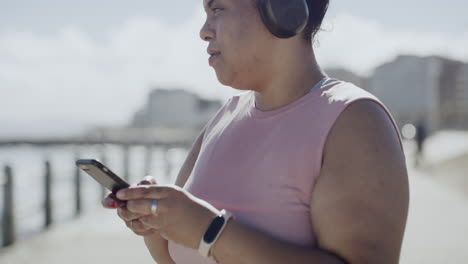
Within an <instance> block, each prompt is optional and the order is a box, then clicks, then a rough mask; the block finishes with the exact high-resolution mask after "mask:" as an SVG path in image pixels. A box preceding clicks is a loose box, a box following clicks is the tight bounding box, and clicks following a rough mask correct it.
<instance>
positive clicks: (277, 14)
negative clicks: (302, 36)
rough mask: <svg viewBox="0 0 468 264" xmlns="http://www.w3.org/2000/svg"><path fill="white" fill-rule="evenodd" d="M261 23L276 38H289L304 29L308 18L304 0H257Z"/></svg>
mask: <svg viewBox="0 0 468 264" xmlns="http://www.w3.org/2000/svg"><path fill="white" fill-rule="evenodd" d="M258 9H259V12H260V16H261V17H262V20H263V23H264V24H265V26H266V27H267V28H268V30H269V31H270V32H271V33H272V34H273V35H275V36H276V37H278V38H291V37H294V36H295V35H297V34H299V33H300V32H302V31H303V30H304V28H305V27H306V25H307V22H308V20H309V7H308V6H307V2H306V0H258Z"/></svg>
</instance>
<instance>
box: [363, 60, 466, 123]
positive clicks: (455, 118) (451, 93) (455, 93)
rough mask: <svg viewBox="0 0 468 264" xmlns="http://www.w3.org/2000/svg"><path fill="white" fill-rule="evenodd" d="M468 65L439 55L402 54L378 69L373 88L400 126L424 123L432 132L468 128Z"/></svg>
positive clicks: (372, 81) (370, 82)
mask: <svg viewBox="0 0 468 264" xmlns="http://www.w3.org/2000/svg"><path fill="white" fill-rule="evenodd" d="M467 67H468V66H467V65H466V64H464V63H462V62H457V61H453V60H449V59H446V58H442V57H436V56H431V57H417V56H399V57H397V58H396V59H395V60H394V61H392V62H389V63H386V64H383V65H381V66H379V67H377V68H376V69H375V71H374V73H373V74H372V76H371V77H370V78H369V90H370V91H371V92H372V93H373V94H375V95H376V96H377V97H378V98H379V99H380V100H382V102H383V103H384V104H385V105H386V106H387V107H388V108H389V109H390V111H391V112H392V114H393V115H394V117H395V119H396V120H397V122H398V124H399V126H400V127H401V126H402V125H404V124H406V123H413V124H416V123H423V124H424V125H425V127H426V128H427V129H428V131H429V132H432V131H436V130H439V129H453V128H468V111H467V109H468V96H467V94H468V82H467V80H466V79H467V77H466V76H467V74H466V71H467V70H466V69H467Z"/></svg>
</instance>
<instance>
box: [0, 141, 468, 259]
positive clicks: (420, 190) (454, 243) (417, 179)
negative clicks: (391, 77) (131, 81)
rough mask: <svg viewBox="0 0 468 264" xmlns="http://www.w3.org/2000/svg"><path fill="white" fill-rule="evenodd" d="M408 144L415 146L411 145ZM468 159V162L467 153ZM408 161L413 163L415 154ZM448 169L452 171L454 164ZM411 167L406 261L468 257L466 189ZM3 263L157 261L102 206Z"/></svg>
mask: <svg viewBox="0 0 468 264" xmlns="http://www.w3.org/2000/svg"><path fill="white" fill-rule="evenodd" d="M408 149H409V152H411V146H409V147H408ZM409 158H410V157H409ZM465 163H468V159H467V160H466V161H465ZM408 164H411V159H410V160H409V162H408ZM445 170H446V171H447V172H449V171H450V168H445ZM409 172H410V184H411V205H410V215H409V219H408V226H407V232H406V236H405V240H404V246H403V251H402V259H401V263H403V264H412V263H425V264H431V263H434V264H435V263H437V264H439V263H466V260H467V259H468V240H467V239H466V235H467V234H468V195H466V190H465V191H463V189H461V188H454V184H453V183H450V180H446V179H445V178H444V177H441V176H440V175H437V176H434V175H431V174H429V173H428V172H427V170H426V171H418V170H415V169H413V168H410V170H409ZM460 177H461V176H460V175H459V178H460ZM462 178H463V177H462ZM464 178H468V177H464ZM444 182H445V183H447V182H448V183H447V184H445V183H444ZM441 183H444V184H441ZM0 263H1V264H26V263H27V264H29V263H35V264H46V263H47V264H55V263H57V264H59V263H60V264H63V263H67V264H78V263H80V264H81V263H100V264H105V263H109V264H131V263H138V264H145V263H154V262H153V261H152V259H151V257H150V256H149V253H148V252H147V251H146V248H145V246H144V242H143V240H142V239H141V238H139V237H137V236H135V235H133V234H132V233H130V232H129V231H128V230H127V229H126V228H125V227H124V225H123V223H121V222H120V221H118V220H117V218H116V216H115V215H114V213H113V212H111V211H107V210H104V209H101V210H96V211H95V212H93V213H92V214H91V213H88V214H87V215H85V216H83V217H82V218H80V219H78V220H76V221H73V222H69V223H67V224H63V225H60V226H58V227H55V228H54V229H52V230H50V231H48V232H46V233H43V234H41V235H38V236H36V237H34V238H33V239H30V240H27V241H21V242H19V243H18V244H17V245H16V246H14V247H11V248H9V249H8V250H4V251H3V252H0Z"/></svg>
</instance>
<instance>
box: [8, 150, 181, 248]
mask: <svg viewBox="0 0 468 264" xmlns="http://www.w3.org/2000/svg"><path fill="white" fill-rule="evenodd" d="M186 155H187V149H184V148H172V149H164V148H157V147H154V148H152V149H151V153H150V155H148V150H147V149H146V148H145V147H142V146H134V147H130V148H129V150H128V159H129V172H130V173H129V175H128V176H127V177H128V181H129V183H131V184H134V183H137V182H139V181H140V180H141V179H142V178H143V177H144V176H146V175H153V176H154V177H156V180H157V181H158V183H160V184H169V183H173V182H174V180H175V177H176V175H177V173H178V170H179V168H180V166H181V165H182V163H183V161H184V160H185V157H186ZM148 157H150V158H148ZM78 158H90V159H91V158H92V159H99V160H105V161H106V162H105V164H106V166H108V167H109V168H110V169H111V170H112V171H114V172H115V173H116V174H117V175H123V173H124V170H125V168H124V160H125V154H124V150H123V148H122V147H121V146H118V145H100V146H81V147H77V146H51V147H35V146H10V147H0V221H2V224H0V234H1V233H3V229H2V228H3V217H2V216H3V208H4V206H5V205H4V203H5V198H4V194H5V192H4V191H5V182H6V178H5V171H4V168H5V166H9V167H11V169H12V173H13V196H14V198H13V202H14V213H15V232H16V236H17V239H19V240H21V239H25V238H27V237H29V236H33V235H35V234H37V233H40V232H41V231H42V230H43V229H44V223H45V213H44V211H45V210H44V208H45V207H44V204H45V203H44V200H45V162H46V161H49V162H50V164H51V170H52V191H51V196H52V216H53V221H54V222H53V224H60V223H63V222H66V221H69V220H71V219H73V218H74V217H75V173H76V170H77V168H76V166H75V161H76V159H78ZM148 160H149V163H148ZM148 164H149V165H148ZM80 175H81V186H82V190H81V196H82V211H83V213H86V211H88V212H89V211H92V210H95V209H96V207H99V206H101V204H100V201H101V200H102V198H103V188H102V187H101V186H100V184H98V183H97V182H96V181H95V180H94V179H93V178H91V177H90V176H88V175H87V174H86V173H83V172H80ZM121 177H124V176H121ZM0 239H1V238H0Z"/></svg>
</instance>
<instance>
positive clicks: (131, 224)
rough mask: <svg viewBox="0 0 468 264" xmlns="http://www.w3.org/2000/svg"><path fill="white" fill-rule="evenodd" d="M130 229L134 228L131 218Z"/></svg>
mask: <svg viewBox="0 0 468 264" xmlns="http://www.w3.org/2000/svg"><path fill="white" fill-rule="evenodd" d="M130 229H133V220H130Z"/></svg>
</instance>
